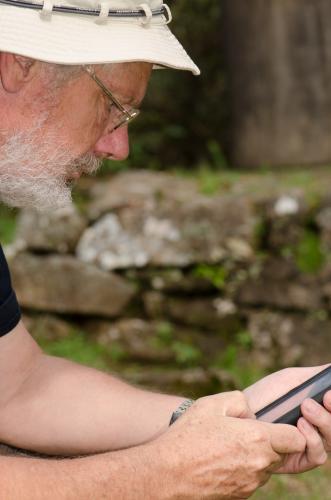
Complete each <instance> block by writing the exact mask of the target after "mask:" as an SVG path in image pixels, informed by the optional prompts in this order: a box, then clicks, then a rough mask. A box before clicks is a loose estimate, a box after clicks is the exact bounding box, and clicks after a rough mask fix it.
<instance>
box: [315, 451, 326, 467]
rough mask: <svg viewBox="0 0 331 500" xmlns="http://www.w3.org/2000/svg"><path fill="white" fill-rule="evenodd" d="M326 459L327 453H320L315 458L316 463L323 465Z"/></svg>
mask: <svg viewBox="0 0 331 500" xmlns="http://www.w3.org/2000/svg"><path fill="white" fill-rule="evenodd" d="M327 459H328V455H327V453H325V452H324V453H321V454H320V456H319V457H318V458H317V459H316V460H315V464H316V465H324V464H325V463H326V461H327Z"/></svg>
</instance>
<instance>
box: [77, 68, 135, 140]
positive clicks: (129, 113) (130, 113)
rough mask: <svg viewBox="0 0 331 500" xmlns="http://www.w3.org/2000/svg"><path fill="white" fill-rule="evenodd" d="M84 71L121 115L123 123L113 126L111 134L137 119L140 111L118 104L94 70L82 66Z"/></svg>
mask: <svg viewBox="0 0 331 500" xmlns="http://www.w3.org/2000/svg"><path fill="white" fill-rule="evenodd" d="M82 67H83V69H84V71H85V72H86V73H87V74H88V75H89V76H90V77H91V78H92V80H94V81H95V83H96V84H97V85H98V86H99V87H100V88H101V90H102V91H103V93H104V94H105V95H106V97H108V99H109V101H110V102H111V104H112V105H115V106H116V108H117V109H118V110H119V111H121V113H122V115H123V121H121V123H119V124H118V125H115V127H113V129H112V130H111V132H113V131H114V130H118V129H119V128H121V127H124V126H125V125H128V124H129V123H131V122H132V121H133V120H134V119H135V118H137V117H138V116H139V114H140V110H139V109H136V108H133V107H129V108H128V109H127V108H125V107H124V106H123V104H121V103H120V101H119V100H118V99H117V98H116V97H115V96H114V94H113V93H112V92H111V91H110V90H109V88H108V87H106V85H105V84H104V83H103V82H102V80H100V78H99V77H98V76H97V75H96V73H95V71H94V69H93V68H92V66H90V65H84V66H82Z"/></svg>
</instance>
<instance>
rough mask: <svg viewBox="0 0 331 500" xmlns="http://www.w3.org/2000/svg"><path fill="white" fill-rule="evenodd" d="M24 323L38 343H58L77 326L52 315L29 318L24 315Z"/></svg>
mask: <svg viewBox="0 0 331 500" xmlns="http://www.w3.org/2000/svg"><path fill="white" fill-rule="evenodd" d="M23 321H24V324H25V326H26V328H27V329H28V331H29V332H30V333H31V334H32V336H33V337H34V338H35V339H36V340H37V341H40V340H41V341H42V340H47V341H57V340H62V339H65V338H67V337H69V335H70V334H71V333H72V332H73V330H74V328H75V325H73V324H72V323H71V322H69V321H65V320H64V319H62V318H60V317H58V316H54V315H51V314H37V315H33V316H28V315H26V314H24V316H23Z"/></svg>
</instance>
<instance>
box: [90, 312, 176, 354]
mask: <svg viewBox="0 0 331 500" xmlns="http://www.w3.org/2000/svg"><path fill="white" fill-rule="evenodd" d="M161 327H162V325H160V323H157V322H148V321H145V320H143V319H139V318H130V319H122V320H119V321H116V322H107V321H93V322H90V323H88V324H85V329H86V330H87V331H89V332H90V333H91V335H92V336H93V338H94V339H95V340H96V341H97V342H98V343H99V344H101V345H103V346H106V347H107V348H109V349H110V350H111V349H112V348H113V347H114V346H115V347H116V348H117V349H118V348H119V349H120V350H121V352H122V353H123V357H125V359H126V358H130V359H136V360H147V361H154V362H165V361H174V360H175V353H174V351H173V350H172V349H171V347H170V345H169V343H167V342H162V339H161V338H160V336H159V334H158V333H159V329H160V328H161Z"/></svg>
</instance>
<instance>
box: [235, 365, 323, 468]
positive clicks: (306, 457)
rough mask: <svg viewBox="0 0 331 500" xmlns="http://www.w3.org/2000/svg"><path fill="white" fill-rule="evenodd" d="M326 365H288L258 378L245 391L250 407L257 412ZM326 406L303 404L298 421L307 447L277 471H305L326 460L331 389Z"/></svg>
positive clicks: (311, 403)
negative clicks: (301, 415) (291, 366)
mask: <svg viewBox="0 0 331 500" xmlns="http://www.w3.org/2000/svg"><path fill="white" fill-rule="evenodd" d="M324 368H326V366H318V367H316V366H315V367H311V368H287V369H285V370H281V371H279V372H276V373H273V374H271V375H269V376H268V377H265V378H263V379H261V380H259V381H258V382H257V383H256V384H254V385H252V386H251V387H248V388H247V389H246V390H245V394H246V396H247V397H248V401H249V404H250V406H251V408H252V409H253V411H254V412H256V411H257V410H259V409H260V408H262V407H263V406H265V405H267V404H269V403H271V402H272V401H274V400H275V399H277V398H278V397H280V396H282V395H283V394H285V393H286V392H288V391H289V390H291V389H293V388H294V387H296V386H298V385H300V384H301V383H302V382H304V381H305V380H307V379H309V378H311V377H313V376H314V375H316V374H317V373H319V372H321V371H322V370H323V369H324ZM324 406H325V408H323V407H322V406H321V405H319V404H317V403H316V402H314V401H312V400H306V401H305V402H304V403H303V404H302V407H301V410H302V414H303V417H304V418H301V419H300V420H299V422H298V429H299V430H300V432H301V433H302V434H303V435H304V437H305V439H306V441H307V447H306V450H305V451H304V453H298V454H295V455H293V456H289V457H288V458H287V459H286V461H285V462H284V464H283V465H282V467H281V468H280V469H279V470H278V471H277V472H280V473H287V474H292V473H293V474H296V473H299V472H306V471H308V470H311V469H314V468H315V467H317V466H319V465H322V464H324V463H325V462H326V460H327V457H328V456H327V453H328V452H330V451H331V392H329V393H327V394H326V395H325V397H324Z"/></svg>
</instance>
